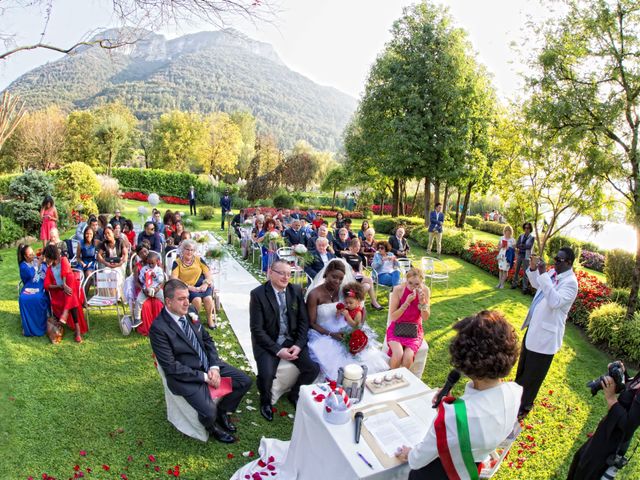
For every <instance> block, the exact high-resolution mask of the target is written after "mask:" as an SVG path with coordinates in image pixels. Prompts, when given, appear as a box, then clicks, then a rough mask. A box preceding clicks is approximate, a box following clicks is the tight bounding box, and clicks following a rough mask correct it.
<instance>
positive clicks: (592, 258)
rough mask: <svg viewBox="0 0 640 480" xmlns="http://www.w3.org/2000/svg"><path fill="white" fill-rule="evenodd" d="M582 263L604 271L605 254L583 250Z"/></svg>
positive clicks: (587, 266) (584, 265)
mask: <svg viewBox="0 0 640 480" xmlns="http://www.w3.org/2000/svg"><path fill="white" fill-rule="evenodd" d="M580 263H581V264H582V266H583V267H586V268H590V269H592V270H596V271H598V272H603V271H604V255H602V254H600V253H597V252H590V251H589V250H582V253H581V254H580Z"/></svg>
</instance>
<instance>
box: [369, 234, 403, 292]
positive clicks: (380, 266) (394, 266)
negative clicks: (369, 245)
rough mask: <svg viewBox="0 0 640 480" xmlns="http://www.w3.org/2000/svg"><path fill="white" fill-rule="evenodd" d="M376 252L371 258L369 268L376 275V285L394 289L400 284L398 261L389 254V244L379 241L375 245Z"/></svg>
mask: <svg viewBox="0 0 640 480" xmlns="http://www.w3.org/2000/svg"><path fill="white" fill-rule="evenodd" d="M376 247H377V251H376V254H375V255H374V256H373V261H372V263H371V267H372V268H373V269H374V270H375V271H376V273H377V274H378V283H379V284H380V285H386V286H388V287H395V286H396V285H398V284H399V283H400V270H399V269H398V259H397V258H396V256H395V255H394V254H393V253H391V245H389V242H385V241H380V242H378V243H377V244H376Z"/></svg>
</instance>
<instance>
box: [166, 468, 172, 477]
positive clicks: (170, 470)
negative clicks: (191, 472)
mask: <svg viewBox="0 0 640 480" xmlns="http://www.w3.org/2000/svg"><path fill="white" fill-rule="evenodd" d="M167 475H169V476H170V477H173V470H172V469H168V470H167Z"/></svg>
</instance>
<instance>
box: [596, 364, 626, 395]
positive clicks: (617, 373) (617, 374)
mask: <svg viewBox="0 0 640 480" xmlns="http://www.w3.org/2000/svg"><path fill="white" fill-rule="evenodd" d="M607 375H608V376H610V377H611V378H613V381H614V382H615V384H616V393H620V392H621V391H622V390H623V389H624V366H623V365H622V362H621V361H619V360H617V361H615V362H613V363H612V364H611V365H609V371H608V372H607ZM607 375H602V376H601V377H599V378H596V379H595V380H591V381H590V382H587V387H589V388H590V389H591V395H595V394H596V393H598V391H599V390H602V381H603V380H604V377H605V376H607Z"/></svg>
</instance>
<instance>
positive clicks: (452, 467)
mask: <svg viewBox="0 0 640 480" xmlns="http://www.w3.org/2000/svg"><path fill="white" fill-rule="evenodd" d="M453 329H454V330H455V331H456V332H457V335H456V336H455V337H454V339H453V341H452V342H451V344H450V345H449V352H450V353H451V364H452V365H453V367H454V368H456V369H457V370H459V371H460V372H461V373H463V374H464V375H467V376H468V377H469V378H470V379H471V381H470V382H469V383H467V385H466V386H465V390H464V394H463V395H462V396H461V397H460V398H459V399H457V400H455V401H454V400H453V399H452V398H450V397H448V398H446V399H445V400H444V401H443V402H442V403H441V404H440V406H439V407H438V415H437V417H436V419H435V420H434V423H433V424H432V425H431V426H430V427H429V430H428V431H427V434H426V435H425V437H424V439H423V440H422V441H421V442H420V443H418V444H417V445H416V446H415V447H414V448H409V447H406V446H402V448H399V449H398V452H397V453H396V456H397V457H398V458H399V459H400V460H402V461H405V462H406V461H408V462H409V466H410V467H411V473H410V474H409V479H410V480H417V479H427V478H428V479H429V480H439V479H442V480H446V479H449V478H458V477H461V478H469V477H472V475H473V476H475V477H476V478H477V473H478V465H479V464H480V462H482V461H483V460H485V459H486V458H487V456H488V455H489V453H491V452H492V451H493V450H495V448H496V447H497V446H498V445H499V444H500V443H502V442H503V441H504V440H505V439H506V438H507V437H508V436H509V434H510V433H511V432H512V431H513V428H514V426H515V424H516V422H517V418H518V408H519V407H520V397H521V396H522V387H521V386H520V385H518V384H516V383H515V382H503V381H502V379H503V378H504V377H506V376H507V375H508V374H509V372H510V371H511V369H512V368H513V365H514V364H515V362H516V359H517V358H518V350H519V342H518V336H517V335H516V332H515V329H514V328H513V327H512V326H511V324H509V322H507V320H506V319H505V318H504V316H503V315H502V314H501V313H499V312H497V311H487V310H484V311H482V312H480V313H478V314H476V315H472V316H470V317H467V318H465V319H463V320H460V321H459V322H458V323H456V324H455V325H454V326H453ZM435 398H436V397H435V396H434V399H435ZM474 472H475V473H474ZM456 475H457V476H458V477H456ZM472 478H473V477H472Z"/></svg>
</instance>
